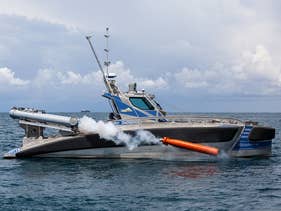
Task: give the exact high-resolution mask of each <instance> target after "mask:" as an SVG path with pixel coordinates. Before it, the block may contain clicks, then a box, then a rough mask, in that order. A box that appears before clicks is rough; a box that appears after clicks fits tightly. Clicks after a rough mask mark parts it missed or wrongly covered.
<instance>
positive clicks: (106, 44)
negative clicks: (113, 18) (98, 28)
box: [104, 27, 110, 76]
mask: <svg viewBox="0 0 281 211" xmlns="http://www.w3.org/2000/svg"><path fill="white" fill-rule="evenodd" d="M108 31H109V28H108V27H107V28H106V34H105V35H104V37H105V40H106V43H105V46H106V48H105V49H104V51H105V55H106V61H105V62H104V65H105V66H106V74H107V76H109V74H108V67H109V65H110V61H109V56H108V55H109V48H108V39H109V33H108Z"/></svg>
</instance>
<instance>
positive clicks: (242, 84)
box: [174, 45, 281, 96]
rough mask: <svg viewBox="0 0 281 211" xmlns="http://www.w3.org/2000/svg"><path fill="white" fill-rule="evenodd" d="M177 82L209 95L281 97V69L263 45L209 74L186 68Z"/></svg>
mask: <svg viewBox="0 0 281 211" xmlns="http://www.w3.org/2000/svg"><path fill="white" fill-rule="evenodd" d="M174 77H175V79H176V80H177V81H178V82H179V83H181V84H182V85H183V86H184V87H186V88H188V89H201V90H203V91H204V92H207V93H210V94H212V93H213V94H233V93H235V94H241V95H245V94H246V95H256V96H258V95H260V96H262V95H280V91H281V65H280V64H275V63H274V62H273V60H272V57H271V55H270V53H269V52H268V50H267V49H266V48H265V47H264V46H263V45H258V46H256V48H255V50H254V51H244V52H243V53H242V55H241V57H240V58H239V60H237V61H235V62H233V64H232V65H230V66H229V67H227V66H225V65H222V64H217V65H214V67H213V68H210V69H209V70H199V69H190V68H186V67H185V68H183V69H182V70H181V71H179V72H177V73H176V74H175V76H174Z"/></svg>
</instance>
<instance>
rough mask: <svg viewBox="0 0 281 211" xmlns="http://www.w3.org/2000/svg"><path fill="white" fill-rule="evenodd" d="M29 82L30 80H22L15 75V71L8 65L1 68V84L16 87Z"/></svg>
mask: <svg viewBox="0 0 281 211" xmlns="http://www.w3.org/2000/svg"><path fill="white" fill-rule="evenodd" d="M27 84H29V81H28V80H22V79H20V78H17V77H15V72H13V71H12V70H10V69H9V68H7V67H2V68H0V85H11V86H15V87H19V86H25V85H27Z"/></svg>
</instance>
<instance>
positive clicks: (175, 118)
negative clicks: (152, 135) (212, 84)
mask: <svg viewBox="0 0 281 211" xmlns="http://www.w3.org/2000/svg"><path fill="white" fill-rule="evenodd" d="M114 122H115V123H116V124H144V123H157V124H161V123H167V122H177V123H228V124H243V122H242V121H241V120H239V119H235V118H230V117H229V118H228V117H227V118H223V117H209V116H191V115H171V116H165V117H157V116H155V117H127V118H126V119H121V120H115V121H114Z"/></svg>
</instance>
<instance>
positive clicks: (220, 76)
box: [0, 0, 281, 112]
mask: <svg viewBox="0 0 281 211" xmlns="http://www.w3.org/2000/svg"><path fill="white" fill-rule="evenodd" d="M280 10H281V3H280V1H278V0H275V1H271V0H264V1H261V0H260V1H259V0H257V1H250V0H244V1H238V0H232V1H227V0H224V1H223V0H213V1H203V0H194V1H192V0H188V1H184V0H182V1H180V0H175V1H160V0H159V1H158V0H156V1H149V0H143V1H129V0H124V1H90V0H89V1H87V0H82V1H66V0H61V1H54V0H53V1H52V0H51V1H32V0H26V1H20V0H18V1H17V0H9V1H6V0H1V1H0V30H1V34H0V111H2V112H5V111H8V110H9V109H10V107H12V106H27V107H36V108H40V109H46V110H47V111H80V110H81V109H89V110H92V111H108V110H109V106H108V104H107V102H106V101H105V100H104V99H103V98H102V97H101V94H102V93H103V90H104V89H105V88H104V86H103V83H102V80H101V74H100V72H99V71H98V68H97V65H96V62H95V61H94V60H93V58H92V54H91V52H90V48H89V46H88V43H87V41H86V39H85V35H89V34H93V35H94V39H93V41H94V45H95V46H96V50H97V52H98V54H99V56H100V58H101V59H102V60H103V59H104V53H103V49H104V47H105V41H104V38H103V34H104V31H105V28H106V27H109V28H110V33H111V38H110V50H111V52H110V58H111V62H112V65H111V67H110V71H112V72H115V73H117V75H118V78H117V80H118V84H119V85H120V87H121V88H122V89H123V90H126V89H127V84H128V83H130V82H137V83H138V88H140V89H142V88H144V89H145V90H147V91H148V92H152V93H155V94H156V96H157V99H158V101H159V102H160V103H161V104H162V105H163V107H164V108H165V109H166V110H168V111H190V112H281V94H280V93H281V92H280V91H281V42H280V37H281V15H280Z"/></svg>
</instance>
